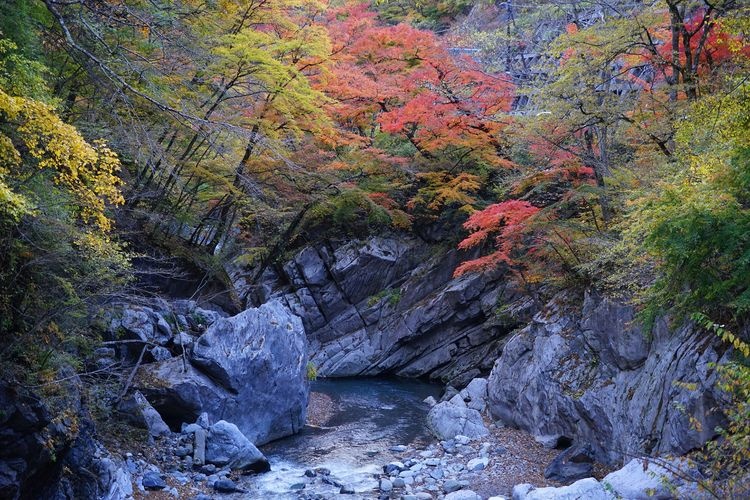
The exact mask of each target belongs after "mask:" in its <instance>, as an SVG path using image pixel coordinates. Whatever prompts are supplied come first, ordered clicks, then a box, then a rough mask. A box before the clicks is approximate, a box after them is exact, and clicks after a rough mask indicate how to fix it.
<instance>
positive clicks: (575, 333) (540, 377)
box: [488, 293, 723, 464]
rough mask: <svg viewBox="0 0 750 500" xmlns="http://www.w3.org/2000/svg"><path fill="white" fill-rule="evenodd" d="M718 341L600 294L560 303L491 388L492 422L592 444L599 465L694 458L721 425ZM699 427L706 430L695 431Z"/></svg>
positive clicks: (511, 351)
mask: <svg viewBox="0 0 750 500" xmlns="http://www.w3.org/2000/svg"><path fill="white" fill-rule="evenodd" d="M721 361H722V356H721V355H720V354H719V352H718V351H717V350H716V348H715V342H713V339H712V338H711V337H710V336H706V335H703V334H701V333H700V332H698V331H695V330H694V329H692V328H691V326H690V325H689V324H688V325H684V326H682V327H680V328H674V327H673V326H672V327H670V326H669V325H667V324H666V322H665V321H661V322H659V323H658V324H657V325H656V327H655V328H654V330H653V332H651V334H650V335H647V334H646V333H645V332H643V331H642V330H641V328H640V327H639V325H638V322H637V320H636V318H635V311H634V310H633V308H632V307H630V306H627V305H625V304H618V303H616V302H613V301H611V300H609V299H606V298H604V297H601V296H598V295H596V294H593V293H590V294H587V295H586V296H585V297H584V298H583V301H582V307H581V301H580V298H577V297H571V296H565V295H563V296H558V297H556V299H555V300H553V301H552V302H550V304H549V305H548V306H547V307H545V308H544V309H543V310H542V311H540V312H539V313H537V314H536V315H535V316H534V319H533V321H532V322H531V323H530V324H528V325H527V326H526V327H525V328H523V329H521V330H519V331H518V332H517V333H516V334H515V335H514V336H513V338H512V339H511V340H509V341H508V343H507V344H506V345H505V347H504V349H503V352H502V355H501V356H500V358H499V359H498V360H497V361H496V363H495V366H494V368H493V370H492V373H491V374H490V377H489V378H488V392H489V406H490V411H491V413H492V415H493V416H494V417H495V418H496V419H499V420H500V421H502V422H503V423H505V424H509V425H513V426H516V427H519V428H522V429H524V430H527V431H529V432H530V433H532V434H533V435H536V436H545V437H547V438H564V439H563V440H567V441H575V442H580V443H587V444H589V445H591V447H592V453H593V456H594V458H596V459H597V460H599V461H602V462H605V463H609V464H616V463H620V461H621V460H622V458H623V457H626V456H634V455H644V454H647V455H650V454H662V453H685V452H687V451H689V450H691V449H694V448H697V447H700V446H701V445H702V444H703V443H704V442H706V441H707V440H708V439H710V438H711V437H712V436H713V435H714V432H715V431H714V429H715V428H716V427H717V426H718V425H721V424H722V422H723V420H722V418H723V417H722V415H721V413H720V412H719V411H718V410H716V408H717V407H719V406H720V404H719V402H720V401H721V397H722V396H721V395H720V394H719V393H718V391H717V390H716V388H715V381H716V371H715V370H714V369H713V364H714V363H717V362H721ZM695 422H698V423H699V425H697V426H696V425H695Z"/></svg>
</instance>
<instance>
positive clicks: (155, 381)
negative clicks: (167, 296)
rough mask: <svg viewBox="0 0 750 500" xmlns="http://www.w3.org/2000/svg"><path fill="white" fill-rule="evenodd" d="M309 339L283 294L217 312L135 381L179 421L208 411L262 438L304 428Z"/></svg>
mask: <svg viewBox="0 0 750 500" xmlns="http://www.w3.org/2000/svg"><path fill="white" fill-rule="evenodd" d="M306 348H307V344H306V339H305V333H304V330H303V328H302V324H301V321H300V319H299V318H298V317H297V316H294V315H292V314H291V313H290V312H289V310H288V309H287V308H286V307H285V306H283V305H282V304H281V303H279V302H276V301H274V302H269V303H267V304H264V305H263V306H261V307H259V308H257V309H248V310H246V311H244V312H242V313H240V314H238V315H237V316H233V317H230V318H222V319H219V320H218V321H217V322H216V323H214V324H213V325H211V326H210V327H209V328H208V330H207V331H206V332H205V333H204V334H203V335H202V336H201V337H200V338H199V339H198V341H197V342H196V343H195V346H194V348H193V354H192V357H191V358H190V362H188V363H185V362H184V361H183V359H182V358H181V357H179V358H172V359H169V360H166V361H162V362H160V363H153V364H151V365H147V366H142V367H141V369H140V370H139V374H138V379H137V386H138V388H139V389H140V390H141V391H142V392H143V394H144V395H145V396H146V398H147V399H148V400H149V401H150V402H151V404H152V405H153V406H154V408H156V409H157V410H158V411H159V413H160V414H161V415H162V417H164V419H165V421H167V422H168V423H172V424H173V425H174V426H175V427H178V426H179V425H180V424H181V423H183V422H192V421H194V420H195V419H196V418H197V417H198V415H199V414H200V413H201V412H204V411H205V412H207V413H208V417H209V418H210V420H211V421H218V420H222V419H223V420H228V421H231V422H233V423H234V424H236V425H237V427H239V429H240V431H241V432H242V433H243V434H244V435H245V436H246V437H247V438H248V439H249V440H251V442H255V443H257V444H259V445H260V444H264V443H267V442H268V441H271V440H273V439H277V438H280V437H284V436H288V435H290V434H294V433H296V432H298V431H299V430H301V429H302V427H303V426H304V422H305V415H306V410H307V398H308V395H309V383H308V381H307V379H306V365H307V350H306Z"/></svg>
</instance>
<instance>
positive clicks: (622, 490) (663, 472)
mask: <svg viewBox="0 0 750 500" xmlns="http://www.w3.org/2000/svg"><path fill="white" fill-rule="evenodd" d="M644 461H645V462H646V465H647V467H646V470H643V466H644ZM670 483H671V484H673V485H674V486H681V485H682V484H683V481H682V480H678V479H677V478H675V477H674V475H673V474H672V473H671V472H669V471H668V470H667V469H665V468H664V467H662V466H660V465H657V464H656V463H654V462H652V461H648V460H646V459H633V460H631V461H630V462H628V463H627V464H626V465H625V467H623V468H622V469H620V470H617V471H615V472H612V473H610V474H607V476H605V477H604V479H602V484H603V485H604V486H605V487H611V488H612V489H613V490H614V491H616V492H617V494H618V495H620V496H621V497H623V498H627V499H628V500H646V499H651V500H661V499H668V498H673V497H674V495H673V493H672V492H671V491H670V488H669V486H668V484H670Z"/></svg>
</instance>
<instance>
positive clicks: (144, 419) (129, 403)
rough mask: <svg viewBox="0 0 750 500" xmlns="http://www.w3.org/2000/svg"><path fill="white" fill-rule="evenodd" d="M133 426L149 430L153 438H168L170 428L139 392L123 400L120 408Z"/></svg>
mask: <svg viewBox="0 0 750 500" xmlns="http://www.w3.org/2000/svg"><path fill="white" fill-rule="evenodd" d="M118 409H119V410H120V411H121V412H123V413H124V415H125V416H126V417H127V418H128V420H130V421H131V422H132V423H133V424H135V425H137V426H139V427H142V428H144V429H147V430H148V433H149V435H150V436H151V437H161V436H166V435H168V434H169V433H170V430H169V426H168V425H167V424H166V423H164V420H163V419H162V418H161V415H159V412H158V411H156V410H155V409H154V407H153V406H151V404H149V402H148V400H146V398H145V397H144V396H143V394H141V393H140V392H139V391H135V392H134V393H133V394H132V395H130V396H129V397H127V398H125V399H123V400H122V402H121V403H120V406H119V408H118Z"/></svg>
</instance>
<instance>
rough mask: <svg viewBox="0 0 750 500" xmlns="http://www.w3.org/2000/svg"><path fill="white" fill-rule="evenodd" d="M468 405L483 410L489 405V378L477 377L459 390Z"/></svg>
mask: <svg viewBox="0 0 750 500" xmlns="http://www.w3.org/2000/svg"><path fill="white" fill-rule="evenodd" d="M459 395H460V396H461V398H462V399H463V400H464V403H466V406H468V407H469V408H472V409H474V410H477V411H479V412H483V411H484V409H485V408H486V407H487V379H484V378H475V379H473V380H472V381H471V382H469V385H467V386H466V387H465V388H464V389H462V390H461V392H459Z"/></svg>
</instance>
